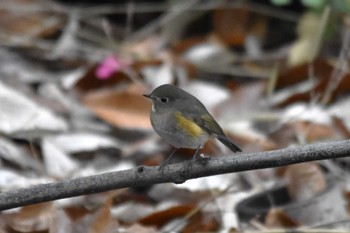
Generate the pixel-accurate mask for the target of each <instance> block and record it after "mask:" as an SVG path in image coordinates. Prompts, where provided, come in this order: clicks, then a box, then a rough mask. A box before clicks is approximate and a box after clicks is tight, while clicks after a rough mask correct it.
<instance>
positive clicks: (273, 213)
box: [265, 208, 300, 229]
mask: <svg viewBox="0 0 350 233" xmlns="http://www.w3.org/2000/svg"><path fill="white" fill-rule="evenodd" d="M299 225H300V224H299V223H298V222H297V221H295V220H294V219H292V218H291V217H290V216H288V214H287V213H285V212H284V211H283V210H282V209H280V208H271V209H270V210H269V212H268V213H267V215H266V217H265V227H268V228H283V229H284V228H295V227H298V226H299Z"/></svg>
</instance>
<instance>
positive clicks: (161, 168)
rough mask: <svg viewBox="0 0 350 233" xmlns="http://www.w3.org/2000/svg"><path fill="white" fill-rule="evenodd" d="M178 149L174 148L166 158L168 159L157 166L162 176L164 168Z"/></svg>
mask: <svg viewBox="0 0 350 233" xmlns="http://www.w3.org/2000/svg"><path fill="white" fill-rule="evenodd" d="M177 149H178V148H175V149H174V150H173V151H172V152H171V153H170V155H169V156H168V158H167V159H166V160H165V161H164V162H163V163H162V164H161V165H160V166H159V171H160V172H161V173H162V174H163V172H164V168H165V167H168V165H169V162H170V159H171V157H173V155H174V154H175V152H176V151H177Z"/></svg>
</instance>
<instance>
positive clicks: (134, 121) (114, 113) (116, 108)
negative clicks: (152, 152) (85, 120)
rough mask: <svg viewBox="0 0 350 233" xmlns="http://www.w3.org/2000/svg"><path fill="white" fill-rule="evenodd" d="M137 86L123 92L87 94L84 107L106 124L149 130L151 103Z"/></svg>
mask: <svg viewBox="0 0 350 233" xmlns="http://www.w3.org/2000/svg"><path fill="white" fill-rule="evenodd" d="M145 93H146V91H145V90H144V89H142V88H141V87H139V86H137V85H130V86H129V87H128V88H127V89H125V90H102V91H96V92H92V93H89V94H87V95H86V96H85V97H84V98H83V102H84V105H85V106H86V107H88V108H89V109H91V110H92V111H93V112H95V113H96V115H98V116H99V117H100V118H102V119H103V120H105V121H106V122H108V123H110V124H112V125H114V126H116V127H120V128H124V129H136V130H139V129H142V130H145V129H150V128H151V123H150V120H149V114H150V110H151V103H150V102H149V100H147V99H146V98H145V97H143V96H142V94H145Z"/></svg>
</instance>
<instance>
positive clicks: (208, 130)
mask: <svg viewBox="0 0 350 233" xmlns="http://www.w3.org/2000/svg"><path fill="white" fill-rule="evenodd" d="M143 96H144V97H146V98H149V99H150V100H151V101H152V110H151V114H150V120H151V125H152V127H153V129H154V130H155V132H156V133H157V134H158V135H159V136H160V137H161V138H163V139H164V140H165V141H166V142H167V143H169V144H170V145H172V146H173V147H175V148H176V149H179V148H189V149H196V152H195V154H194V156H193V160H196V159H198V158H199V157H198V154H199V151H200V149H201V148H202V147H203V146H204V144H205V143H206V142H207V141H208V140H209V139H210V138H211V137H215V138H217V139H218V140H219V141H220V142H221V143H223V144H224V145H225V146H226V147H228V148H229V149H230V150H231V151H232V152H241V151H242V150H241V149H240V148H239V147H238V146H237V145H236V144H235V143H233V142H232V141H231V140H230V139H229V138H228V137H227V136H226V135H225V133H224V131H223V129H222V128H221V127H220V125H219V124H218V123H217V122H216V120H215V119H214V118H213V116H212V115H211V114H210V113H209V111H208V110H207V109H206V107H205V106H204V105H203V104H202V103H201V102H200V101H199V100H198V99H197V98H196V97H195V96H193V95H191V94H190V93H188V92H186V91H184V90H182V89H181V88H179V87H177V86H175V85H172V84H164V85H161V86H158V87H157V88H155V89H154V90H153V91H152V92H151V93H150V94H144V95H143ZM175 151H176V150H175ZM175 151H173V153H174V152H175ZM173 153H171V155H170V156H169V157H168V159H167V160H166V164H167V162H168V161H169V160H170V158H171V156H172V155H173ZM163 168H164V165H162V166H161V167H160V169H163Z"/></svg>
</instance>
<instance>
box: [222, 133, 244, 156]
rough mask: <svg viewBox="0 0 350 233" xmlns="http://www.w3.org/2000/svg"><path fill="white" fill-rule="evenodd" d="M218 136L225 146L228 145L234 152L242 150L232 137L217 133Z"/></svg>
mask: <svg viewBox="0 0 350 233" xmlns="http://www.w3.org/2000/svg"><path fill="white" fill-rule="evenodd" d="M216 138H217V139H218V140H219V141H220V142H222V143H223V144H224V145H225V146H227V147H228V148H229V149H230V150H231V151H233V152H241V151H242V150H241V149H240V148H239V147H238V146H236V145H235V144H234V143H233V142H232V141H231V140H230V139H228V138H227V137H226V136H225V135H216Z"/></svg>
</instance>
